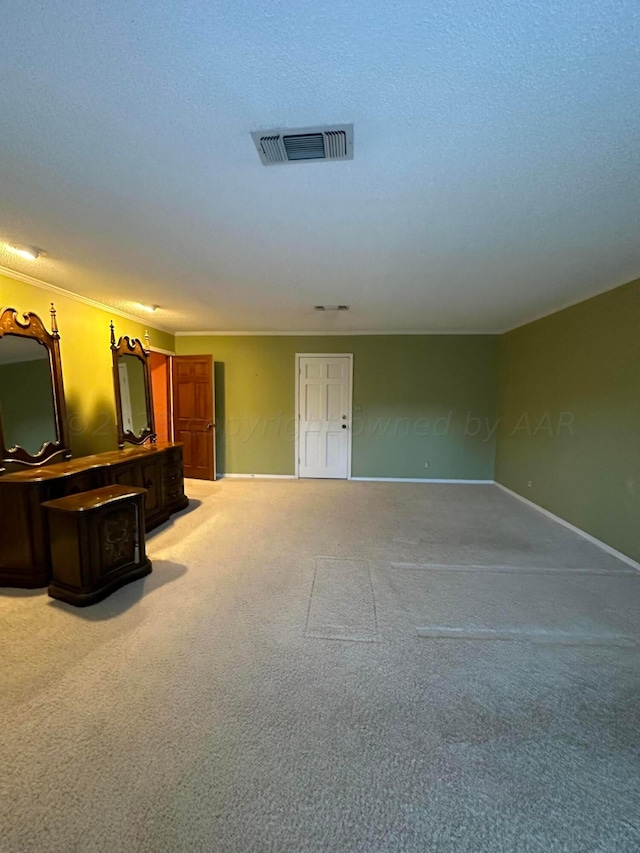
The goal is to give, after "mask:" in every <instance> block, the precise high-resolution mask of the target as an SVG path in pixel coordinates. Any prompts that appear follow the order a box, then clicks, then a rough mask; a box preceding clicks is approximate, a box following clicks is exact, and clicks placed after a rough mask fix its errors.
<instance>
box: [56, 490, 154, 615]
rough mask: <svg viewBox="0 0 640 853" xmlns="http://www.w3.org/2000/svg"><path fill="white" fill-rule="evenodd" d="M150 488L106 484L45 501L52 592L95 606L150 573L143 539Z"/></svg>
mask: <svg viewBox="0 0 640 853" xmlns="http://www.w3.org/2000/svg"><path fill="white" fill-rule="evenodd" d="M145 495H146V489H140V488H136V487H133V486H117V485H115V486H104V487H102V488H101V489H93V490H92V491H89V492H82V493H81V494H78V495H70V496H69V497H66V498H58V500H54V501H47V502H46V503H44V504H43V505H42V506H43V508H44V509H45V510H46V512H47V516H48V522H49V524H48V526H49V544H50V549H51V573H52V578H51V583H50V584H49V595H50V596H51V597H52V598H58V599H60V601H66V602H67V603H68V604H73V605H75V606H76V607H85V606H86V605H87V604H95V602H97V601H101V600H102V599H103V598H106V597H107V596H108V595H110V594H111V593H112V592H114V591H115V590H116V589H119V588H120V587H121V586H124V585H125V584H127V583H130V582H131V581H134V580H138V578H142V577H144V576H145V575H148V574H149V572H150V571H151V561H150V560H149V559H148V557H147V555H146V552H145V543H144V498H145Z"/></svg>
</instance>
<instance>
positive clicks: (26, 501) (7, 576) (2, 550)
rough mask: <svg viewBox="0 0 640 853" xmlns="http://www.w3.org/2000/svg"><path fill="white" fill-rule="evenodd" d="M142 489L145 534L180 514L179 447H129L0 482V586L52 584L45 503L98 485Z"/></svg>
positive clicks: (182, 504) (25, 472) (182, 497)
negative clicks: (176, 513) (143, 492)
mask: <svg viewBox="0 0 640 853" xmlns="http://www.w3.org/2000/svg"><path fill="white" fill-rule="evenodd" d="M110 485H121V486H130V487H137V488H143V489H146V490H147V494H146V496H145V509H144V516H145V529H146V530H147V531H149V530H153V528H154V527H157V526H158V525H160V524H162V523H163V522H165V521H167V519H168V518H170V517H171V515H172V514H173V513H175V512H178V511H179V510H181V509H184V508H185V507H186V506H188V504H189V499H188V498H187V497H186V496H185V494H184V477H183V473H182V445H181V444H175V443H166V444H152V445H144V446H141V447H130V448H127V449H125V450H117V451H113V452H109V453H98V454H96V455H94V456H85V457H82V458H80V459H73V460H70V461H68V462H60V463H57V464H55V465H44V466H42V467H39V468H33V469H29V470H23V471H17V472H12V473H8V474H5V475H4V476H2V477H0V586H17V587H29V588H33V587H41V586H47V585H48V584H49V582H50V580H51V559H50V553H49V552H50V547H49V529H48V524H47V518H46V513H45V510H44V509H43V508H42V504H43V503H44V502H45V501H52V500H57V499H58V498H64V497H66V496H68V495H74V494H79V493H81V492H87V491H90V490H92V489H98V488H101V487H102V486H110Z"/></svg>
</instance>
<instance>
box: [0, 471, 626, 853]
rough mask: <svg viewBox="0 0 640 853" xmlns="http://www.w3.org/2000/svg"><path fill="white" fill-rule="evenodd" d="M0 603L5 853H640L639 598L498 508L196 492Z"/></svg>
mask: <svg viewBox="0 0 640 853" xmlns="http://www.w3.org/2000/svg"><path fill="white" fill-rule="evenodd" d="M188 493H189V495H190V497H191V498H192V499H193V503H192V508H191V509H190V510H189V511H185V512H184V513H182V514H181V515H180V516H177V517H175V518H174V519H173V520H172V521H171V522H169V523H168V524H167V525H165V526H164V527H163V528H161V529H159V530H158V531H156V532H154V533H153V534H151V536H150V537H149V542H148V552H149V555H150V557H151V559H152V560H153V566H154V570H153V574H151V575H150V576H149V577H148V578H146V579H144V580H143V581H138V582H136V583H134V584H131V585H129V586H128V587H126V588H125V589H123V590H120V591H118V592H117V593H115V594H114V595H113V596H111V597H110V598H109V599H108V600H106V601H104V602H102V603H100V604H98V605H95V606H94V607H91V608H87V609H84V610H80V609H74V608H72V607H69V606H67V605H64V604H61V603H59V602H54V601H52V600H51V599H49V598H48V597H47V596H46V594H43V593H42V592H25V591H18V590H0V637H1V642H2V656H1V659H0V667H1V673H0V674H1V691H2V692H1V700H0V711H1V717H0V719H1V721H2V727H1V730H0V765H1V766H0V850H2V853H23V851H29V853H74V851H82V853H84V851H87V853H88V851H101V853H136V851H140V853H164V851H167V852H168V853H169V851H171V853H173V851H175V853H182V851H184V853H187V851H189V853H198V851H202V853H205V851H207V853H249V851H255V853H269V851H274V853H276V851H277V852H278V853H279V851H283V853H320V852H321V851H327V853H351V851H353V853H381V851H393V853H404V851H407V853H408V851H412V853H413V851H415V853H418V851H420V853H484V852H485V851H487V853H489V851H491V853H501V851H504V852H505V853H519V852H520V851H522V852H523V853H525V851H526V852H527V853H528V851H531V853H534V851H536V853H537V852H538V851H553V853H556V851H558V853H559V852H560V851H571V853H596V851H612V853H614V851H615V853H631V851H638V850H640V829H639V826H640V819H639V815H640V797H639V793H640V758H639V748H638V745H639V737H640V736H639V732H640V707H639V706H640V703H639V697H640V677H639V673H640V653H639V647H638V643H639V642H640V621H639V619H638V610H639V605H640V575H639V574H638V573H635V572H634V571H633V570H631V569H629V567H628V566H625V565H624V564H623V563H621V562H618V561H617V560H615V559H614V558H612V557H610V556H608V555H606V554H604V553H603V552H602V551H600V550H599V549H597V548H596V547H595V546H592V545H590V544H589V543H587V542H586V541H584V540H582V539H580V538H579V537H577V536H575V535H574V534H572V533H570V532H569V531H567V530H566V529H564V528H562V527H560V526H559V525H556V524H555V523H553V522H552V521H550V520H548V519H546V518H544V517H543V516H541V515H540V514H539V513H536V512H535V511H534V510H532V509H529V508H527V507H526V506H524V505H523V504H521V503H520V502H518V501H516V500H514V499H513V498H511V497H509V496H508V495H506V494H504V493H503V492H501V491H500V490H498V489H497V488H495V487H493V486H455V485H435V484H434V485H421V484H385V483H356V482H353V483H347V482H333V481H324V482H322V481H286V480H283V481H278V480H273V481H266V480H262V481H261V480H256V481H224V480H223V481H221V482H218V483H202V482H194V481H191V482H188Z"/></svg>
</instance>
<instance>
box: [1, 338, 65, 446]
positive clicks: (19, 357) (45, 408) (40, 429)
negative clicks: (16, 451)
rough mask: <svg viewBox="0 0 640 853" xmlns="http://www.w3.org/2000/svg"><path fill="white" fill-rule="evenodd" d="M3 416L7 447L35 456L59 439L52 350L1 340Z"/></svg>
mask: <svg viewBox="0 0 640 853" xmlns="http://www.w3.org/2000/svg"><path fill="white" fill-rule="evenodd" d="M0 413H1V415H2V428H3V430H4V443H5V447H7V448H13V447H16V446H19V447H22V448H24V449H25V450H26V451H27V452H28V453H30V454H31V455H32V456H35V455H36V454H37V453H39V452H40V450H42V447H43V445H44V444H46V443H47V442H55V441H58V440H59V436H58V430H57V426H56V413H55V407H54V398H53V380H52V375H51V361H50V357H49V350H48V349H47V348H46V347H43V346H42V345H41V344H39V343H38V341H36V340H34V339H33V338H26V337H18V336H17V335H4V336H3V337H2V338H0Z"/></svg>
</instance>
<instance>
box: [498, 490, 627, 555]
mask: <svg viewBox="0 0 640 853" xmlns="http://www.w3.org/2000/svg"><path fill="white" fill-rule="evenodd" d="M495 485H496V486H497V487H498V488H499V489H501V490H502V491H503V492H506V493H507V494H508V495H511V497H513V498H516V499H517V500H519V501H522V503H524V504H526V505H527V506H529V507H531V508H532V509H535V510H537V511H538V512H539V513H542V515H546V517H547V518H550V519H551V520H552V521H555V522H557V524H561V525H562V526H563V527H566V528H567V530H571V531H572V532H573V533H577V534H578V536H581V537H582V538H583V539H586V540H587V542H591V544H592V545H596V546H597V547H598V548H600V550H601V551H605V552H606V553H607V554H610V555H611V556H612V557H615V558H616V559H618V560H621V561H622V562H623V563H626V564H627V565H628V566H632V567H633V568H634V569H636V570H638V571H640V563H638V562H636V561H635V560H633V559H632V558H631V557H627V555H626V554H623V553H622V551H617V550H616V549H615V548H612V547H611V545H607V543H606V542H603V541H602V540H601V539H596V537H595V536H592V535H591V534H590V533H587V531H586V530H583V529H582V528H581V527H576V526H575V524H571V522H569V521H565V519H564V518H561V517H560V516H559V515H556V514H555V513H553V512H550V511H549V510H548V509H545V508H544V507H542V506H540V504H537V503H534V502H533V501H530V500H529V499H528V498H525V497H523V496H522V495H520V494H518V492H514V491H513V489H509V488H507V486H503V485H502V483H498V482H497V481H496V482H495Z"/></svg>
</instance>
